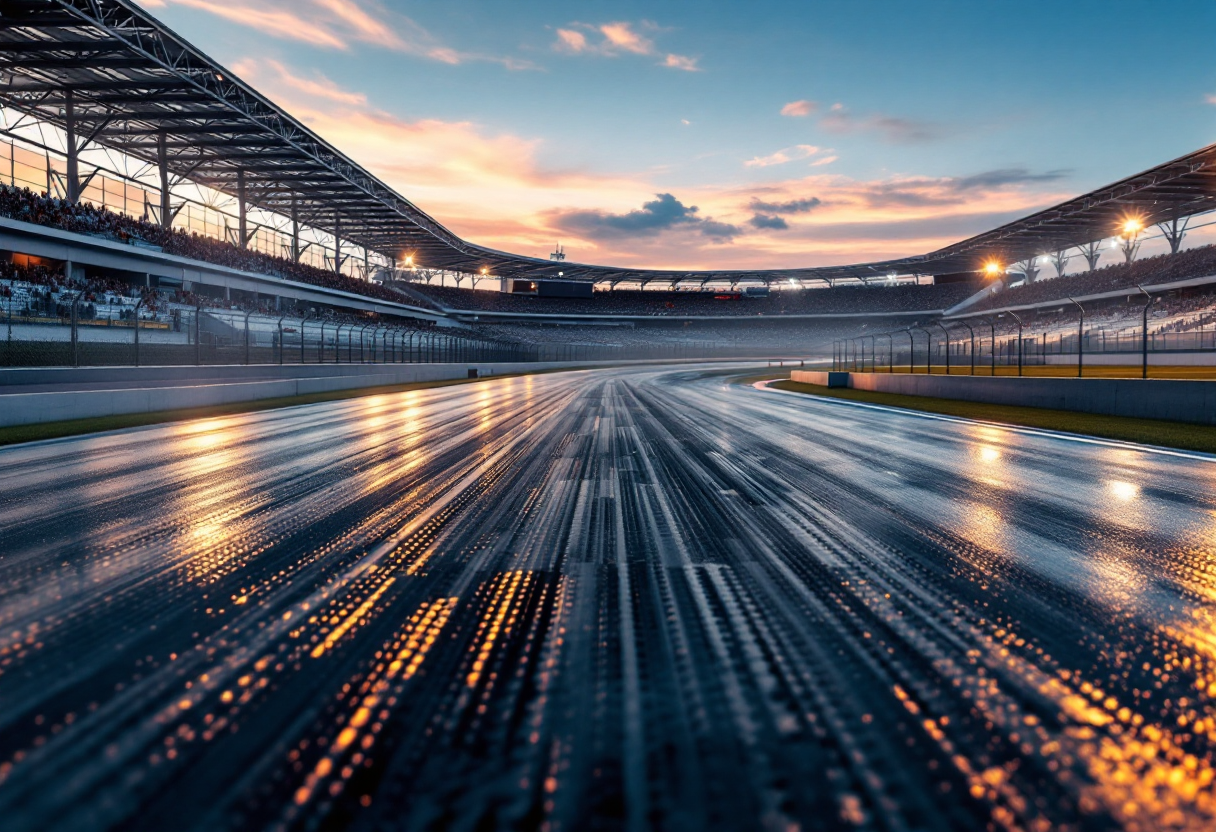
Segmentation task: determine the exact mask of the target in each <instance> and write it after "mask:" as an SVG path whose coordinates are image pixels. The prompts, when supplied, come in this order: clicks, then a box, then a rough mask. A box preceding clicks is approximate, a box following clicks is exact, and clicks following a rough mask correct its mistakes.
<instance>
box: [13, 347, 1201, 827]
mask: <svg viewBox="0 0 1216 832" xmlns="http://www.w3.org/2000/svg"><path fill="white" fill-rule="evenodd" d="M727 372H729V371H728V370H727V369H725V368H722V367H718V368H714V367H711V366H706V367H703V368H695V369H689V368H684V369H670V368H668V369H656V368H649V369H629V370H610V371H599V372H585V373H562V374H553V375H543V376H534V377H522V378H511V379H499V380H493V381H485V382H480V383H476V384H468V385H462V386H455V387H448V388H441V389H432V390H419V391H413V392H407V393H400V394H393V395H384V396H372V397H367V398H362V399H357V400H351V401H343V402H335V403H328V404H320V405H312V406H305V407H298V408H293V409H285V410H277V411H268V412H263V413H256V414H248V415H242V416H234V417H226V418H222V419H215V420H210V421H201V422H183V423H177V424H170V425H165V426H160V427H153V428H146V429H142V430H135V431H128V432H123V433H113V434H101V435H94V436H88V437H82V438H77V439H70V440H60V441H51V442H43V443H36V444H31V445H24V446H20V447H13V448H10V449H6V450H3V451H0V540H3V541H4V542H3V556H0V817H3V818H4V819H5V820H4V827H5V830H6V832H26V830H44V829H55V830H61V831H63V832H67V830H97V829H123V830H164V829H174V830H187V829H196V830H207V832H215V830H225V829H232V830H262V829H282V830H288V829H291V830H295V829H326V828H339V827H344V826H348V827H349V828H352V829H365V830H372V829H386V828H394V829H395V828H404V829H465V830H472V829H489V828H519V827H533V826H535V827H537V828H547V829H551V830H559V829H564V830H582V829H617V828H620V829H632V830H641V829H645V828H654V829H671V830H680V829H689V830H692V829H711V828H712V829H740V830H742V829H749V830H750V829H768V830H778V829H780V830H792V829H821V828H848V829H852V828H859V829H888V830H914V829H935V830H942V829H958V830H977V829H1011V830H1012V829H1029V830H1047V829H1055V830H1068V829H1072V830H1082V829H1087V830H1088V829H1117V828H1122V829H1128V830H1146V832H1147V830H1160V829H1165V828H1173V829H1195V830H1200V829H1205V830H1206V829H1211V828H1212V826H1213V823H1216V799H1214V798H1213V790H1212V781H1213V768H1212V766H1213V757H1212V750H1213V746H1214V742H1216V709H1214V704H1216V666H1214V662H1216V639H1214V638H1213V632H1216V629H1214V627H1216V622H1214V621H1213V617H1212V613H1213V607H1212V604H1211V599H1212V598H1213V597H1214V593H1216V569H1214V567H1213V564H1214V563H1216V560H1214V557H1216V556H1214V554H1213V540H1214V539H1216V536H1214V525H1216V519H1214V518H1216V496H1213V494H1214V490H1213V487H1212V486H1213V482H1214V481H1216V466H1214V465H1213V460H1212V459H1210V458H1208V457H1204V456H1202V455H1196V454H1184V453H1174V452H1166V451H1159V450H1154V449H1148V448H1142V447H1135V446H1128V445H1121V444H1119V443H1112V442H1104V441H1096V440H1082V439H1078V438H1070V437H1064V436H1060V435H1054V434H1050V433H1046V432H1041V431H1030V430H1019V429H1006V428H1001V427H995V426H989V425H984V424H980V423H975V422H968V421H963V420H953V419H944V418H935V417H926V416H921V415H916V414H911V413H907V412H901V411H896V410H891V409H883V408H876V407H869V406H861V405H856V404H850V403H842V402H834V401H822V400H816V399H813V398H807V397H800V396H796V395H793V394H785V393H779V392H775V391H765V390H759V389H754V388H752V387H749V386H746V385H739V384H730V383H728V381H727V376H726V374H727Z"/></svg>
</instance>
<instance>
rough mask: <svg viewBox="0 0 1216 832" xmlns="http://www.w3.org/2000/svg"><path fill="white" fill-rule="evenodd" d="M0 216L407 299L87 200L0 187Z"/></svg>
mask: <svg viewBox="0 0 1216 832" xmlns="http://www.w3.org/2000/svg"><path fill="white" fill-rule="evenodd" d="M0 216H5V217H9V218H11V219H15V220H20V221H22V222H29V223H34V224H36V225H45V226H49V227H52V228H59V229H62V230H64V231H72V232H76V233H78V234H89V235H92V236H97V237H103V238H105V239H109V240H114V241H117V242H122V243H129V244H133V245H139V244H142V245H149V246H154V247H156V248H159V249H161V250H162V251H164V252H165V253H166V254H174V255H177V256H179V257H188V258H190V259H193V260H201V261H203V262H206V263H214V264H215V265H217V266H227V267H229V268H233V269H240V270H242V271H248V272H257V273H259V274H268V275H273V276H275V277H282V278H285V279H287V280H296V281H299V282H301V283H310V284H312V285H314V286H322V287H325V288H327V289H337V290H341V291H345V292H351V293H353V294H358V295H364V296H366V297H372V298H377V299H379V300H384V301H390V302H393V303H408V302H409V301H408V299H406V298H404V297H403V296H402V295H401V294H400V293H399V292H394V291H393V290H391V289H386V288H385V287H383V286H380V285H379V284H376V283H370V282H367V281H363V280H356V279H354V278H352V277H347V276H345V275H337V274H334V273H333V272H330V271H326V270H324V269H318V268H316V267H315V266H309V265H307V264H305V263H296V262H293V261H291V260H288V259H286V258H283V257H273V256H271V255H269V254H262V253H261V252H257V251H250V250H243V249H240V248H237V247H236V246H234V245H232V244H231V243H228V242H224V241H223V240H217V239H215V238H213V237H204V236H201V235H199V234H193V233H187V232H186V231H184V230H182V229H180V228H174V229H167V228H162V227H161V226H160V225H157V224H155V223H152V222H148V221H147V220H143V219H137V218H135V217H128V216H126V215H124V214H116V213H114V212H112V211H109V210H106V209H105V208H98V207H96V206H94V205H91V204H89V203H84V202H81V203H76V204H73V203H71V202H68V201H67V200H64V199H56V198H54V197H49V196H47V195H46V194H36V193H34V192H33V191H31V190H30V189H28V188H14V187H11V186H8V185H0Z"/></svg>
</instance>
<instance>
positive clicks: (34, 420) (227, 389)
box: [0, 363, 571, 427]
mask: <svg viewBox="0 0 1216 832" xmlns="http://www.w3.org/2000/svg"><path fill="white" fill-rule="evenodd" d="M339 366H341V365H339ZM568 366H571V365H569V364H563V363H545V364H538V363H532V364H405V365H400V364H398V365H392V364H382V365H370V364H367V365H353V367H352V366H351V365H347V366H346V367H343V368H342V369H343V370H346V369H353V370H359V371H361V372H342V371H339V372H335V373H325V372H324V371H325V370H326V369H329V368H325V367H317V366H306V367H304V368H297V367H285V368H283V369H284V370H286V371H287V372H286V373H284V374H282V375H280V376H279V377H276V378H266V377H262V378H259V377H258V376H257V375H256V374H253V373H247V374H245V376H246V377H245V378H240V376H241V374H240V373H229V374H227V375H228V377H227V378H224V377H213V378H209V379H202V378H195V379H193V380H191V381H184V382H179V383H177V384H173V385H166V384H163V377H164V376H163V371H164V370H165V369H168V370H170V371H171V372H177V373H178V374H179V378H180V373H181V371H182V369H183V368H180V367H175V368H153V367H149V368H142V367H141V368H132V369H141V370H146V371H148V372H147V373H146V375H145V377H144V379H143V381H144V383H146V384H148V385H149V386H146V387H131V386H127V387H120V388H115V387H113V386H109V387H106V388H104V389H92V390H90V389H66V390H53V391H46V390H39V391H38V392H16V391H20V390H22V389H23V387H26V385H12V386H9V387H8V390H9V391H13V392H4V393H0V427H10V426H13V425H29V424H42V423H46V422H59V421H64V420H68V419H89V418H95V417H98V416H117V415H122V414H129V413H151V412H155V411H160V410H180V409H184V408H194V407H211V406H214V405H222V404H232V403H234V402H251V401H258V400H261V399H274V398H280V397H283V396H300V395H307V394H311V393H327V392H332V391H335V390H353V389H357V388H360V387H379V386H382V385H389V384H409V383H414V382H426V381H446V380H451V379H463V378H468V374H469V370H471V369H476V370H477V371H478V375H479V376H481V377H483V378H486V377H492V376H495V375H504V374H508V373H520V372H537V371H540V370H550V369H560V368H562V367H568ZM115 369H118V368H115ZM214 369H228V370H259V369H263V368H258V367H249V368H243V367H230V368H214ZM274 369H276V370H277V369H279V368H277V367H276V368H274ZM300 369H304V370H311V371H312V375H306V374H303V373H300V372H298V370H300ZM335 369H337V368H335ZM157 371H161V372H160V373H158V372H157ZM43 372H44V373H45V371H43ZM158 375H159V376H160V378H158V377H157V376H158ZM67 376H68V373H67V372H65V373H63V374H61V377H64V378H65V380H66V377H67ZM284 376H286V377H284ZM157 381H162V383H161V384H160V386H156V382H157ZM67 383H68V384H72V383H73V382H67ZM79 383H80V384H82V385H87V384H90V383H98V382H97V379H95V378H94V379H91V380H90V381H81V382H79ZM120 383H121V382H120ZM30 386H34V387H42V386H43V385H41V384H37V385H30ZM2 389H3V388H0V390H2ZM27 389H28V388H27Z"/></svg>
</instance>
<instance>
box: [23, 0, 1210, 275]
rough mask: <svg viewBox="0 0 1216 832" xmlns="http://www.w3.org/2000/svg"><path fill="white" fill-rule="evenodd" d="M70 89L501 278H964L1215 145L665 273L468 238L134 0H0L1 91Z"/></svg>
mask: <svg viewBox="0 0 1216 832" xmlns="http://www.w3.org/2000/svg"><path fill="white" fill-rule="evenodd" d="M69 90H70V91H71V97H72V103H73V107H74V111H75V113H76V123H77V130H78V132H79V134H80V135H82V136H86V137H88V138H90V139H91V140H92V141H95V142H96V143H97V144H100V145H104V146H107V147H111V148H114V149H116V150H118V151H121V152H123V153H126V154H129V155H131V156H133V157H135V158H138V159H141V160H143V161H146V162H149V163H151V164H155V163H156V162H157V158H158V142H159V140H160V139H159V137H160V134H161V132H162V131H163V132H164V133H165V147H166V148H167V149H168V151H169V155H170V162H169V168H170V170H171V172H172V173H173V175H174V176H177V177H181V178H183V179H190V180H193V181H196V182H198V183H200V184H203V185H206V186H208V187H211V188H215V189H217V190H220V191H223V192H225V193H228V194H231V195H234V196H235V195H236V192H237V185H236V179H237V172H238V171H241V172H243V175H244V178H245V187H246V192H245V193H246V199H247V201H248V202H249V203H250V204H253V205H256V206H258V207H260V208H264V209H267V210H270V211H275V212H278V213H282V214H288V213H290V210H291V203H292V200H293V198H294V199H295V200H296V201H297V205H298V208H299V212H300V219H301V221H302V222H304V223H305V224H307V225H312V226H315V227H318V228H324V229H329V230H331V231H332V230H333V228H334V225H335V220H336V219H337V220H338V221H339V222H340V224H341V234H342V237H343V238H344V239H347V240H352V241H354V242H356V243H358V244H360V245H362V246H365V247H367V248H369V249H371V250H373V251H378V252H380V253H382V254H385V255H388V256H394V257H398V258H400V257H401V256H402V255H403V254H405V253H407V252H408V253H412V254H413V255H414V260H415V263H417V264H418V265H419V266H421V267H425V268H435V269H450V270H455V271H463V272H467V273H478V272H480V271H481V270H482V269H483V268H485V269H488V270H489V272H490V273H492V274H494V275H498V276H503V277H517V278H531V279H536V278H546V277H548V278H556V277H557V273H558V271H559V270H560V271H561V272H563V274H564V278H565V279H567V280H594V281H649V280H661V281H668V280H676V279H688V280H713V279H719V278H720V279H747V278H751V279H760V280H764V281H766V282H768V281H777V280H787V279H790V278H793V279H795V280H801V281H811V280H837V279H848V278H861V279H871V278H881V277H885V276H886V275H888V274H890V273H892V272H895V273H898V274H950V273H956V272H966V271H974V270H977V269H978V268H980V265H981V261H982V260H984V259H986V258H989V257H995V258H997V259H1000V260H1001V261H1003V262H1005V263H1010V262H1015V261H1017V260H1021V259H1024V258H1026V257H1029V256H1032V255H1035V254H1039V253H1043V252H1048V251H1054V250H1056V249H1060V248H1068V247H1072V246H1076V245H1083V244H1085V243H1088V242H1091V241H1093V240H1098V239H1104V238H1106V237H1110V236H1112V234H1113V233H1114V229H1115V227H1116V225H1117V223H1118V222H1119V220H1120V218H1122V217H1124V216H1126V215H1128V214H1135V215H1137V216H1138V217H1140V218H1141V220H1142V221H1143V222H1144V223H1145V225H1149V224H1151V223H1155V222H1159V221H1163V220H1169V219H1172V218H1175V217H1184V216H1189V215H1192V214H1195V213H1199V212H1201V211H1205V210H1210V209H1212V208H1216V203H1214V200H1216V145H1212V146H1209V147H1206V148H1203V149H1202V150H1199V151H1196V152H1194V153H1191V154H1188V155H1186V156H1183V157H1181V158H1179V159H1175V160H1174V161H1172V162H1167V163H1166V164H1163V165H1159V166H1157V167H1155V168H1153V169H1151V170H1148V171H1145V172H1143V173H1140V174H1137V175H1135V176H1131V177H1128V178H1127V179H1124V180H1122V181H1120V182H1116V183H1114V184H1113V185H1108V186H1106V187H1104V188H1100V189H1098V190H1096V191H1093V192H1091V193H1088V194H1085V195H1083V196H1079V197H1077V198H1075V199H1072V200H1069V201H1068V202H1065V203H1063V204H1061V205H1057V206H1054V207H1052V208H1048V209H1047V210H1044V211H1040V212H1038V213H1036V214H1032V215H1031V216H1028V217H1025V218H1023V219H1020V220H1017V221H1015V222H1011V223H1009V224H1007V225H1003V226H1001V227H1000V228H996V229H993V230H992V231H988V232H985V233H983V234H979V235H977V236H975V237H971V238H970V239H967V240H963V241H962V242H959V243H955V244H954V245H951V246H947V247H945V248H943V249H939V250H938V251H934V252H930V253H928V254H924V255H920V256H916V257H906V258H902V259H898V260H887V261H881V262H873V263H857V264H852V265H843V266H827V267H814V268H804V269H777V270H760V271H751V270H726V271H671V270H657V269H631V268H613V267H609V266H591V265H584V264H578V263H572V262H561V263H557V262H552V261H549V260H542V259H539V258H532V257H524V256H520V255H515V254H508V253H505V252H501V251H495V250H493V249H488V248H485V247H482V246H478V245H475V244H473V243H470V242H467V241H465V240H463V239H461V238H460V237H458V236H457V235H456V234H454V233H453V232H451V231H449V230H448V229H447V228H445V227H444V226H443V225H442V224H441V223H439V222H438V221H436V220H435V219H434V218H432V217H431V216H429V215H428V214H426V213H425V212H424V211H422V210H421V209H419V208H418V207H417V206H416V205H414V204H413V203H411V202H410V201H409V200H407V199H405V198H404V197H402V196H401V195H400V194H398V193H396V192H395V191H394V190H393V189H392V188H390V187H389V186H388V185H386V184H384V183H383V182H381V181H380V180H379V179H377V178H376V177H374V176H373V175H372V174H370V173H369V172H367V171H366V170H364V169H363V168H362V167H360V166H359V165H358V164H357V163H355V162H354V161H353V160H351V159H350V158H348V157H347V156H345V155H344V154H342V153H341V152H340V151H338V150H337V149H336V148H334V147H333V146H332V145H330V144H328V143H327V142H325V141H324V140H323V139H321V138H320V137H318V136H317V135H316V134H314V133H313V132H312V131H311V130H309V129H308V128H307V127H305V126H304V125H303V124H301V123H300V122H299V121H297V120H296V119H295V118H293V117H292V116H290V115H289V114H288V113H286V112H285V111H284V110H282V109H281V108H279V107H278V106H276V105H275V104H273V103H272V102H270V101H269V100H268V99H267V98H265V97H264V96H263V95H261V94H260V93H258V92H257V91H256V90H254V89H253V88H252V87H250V86H248V85H247V84H245V83H243V82H242V81H241V80H240V79H238V78H236V77H235V76H233V75H232V73H230V72H229V71H228V70H227V69H225V68H224V67H222V66H220V65H219V64H218V63H216V62H215V61H213V60H212V59H211V58H209V57H208V56H207V55H205V54H203V53H202V52H201V51H199V50H198V49H196V48H195V47H193V46H191V45H190V44H189V43H188V42H186V41H185V40H184V39H183V38H181V37H180V36H178V35H177V34H175V33H174V32H172V31H170V30H169V29H168V28H166V27H165V26H164V25H163V24H161V23H160V22H159V21H157V20H156V19H155V18H154V17H152V16H151V15H149V14H148V13H147V12H145V11H144V10H142V9H140V8H139V7H138V6H136V5H135V4H134V3H132V2H130V0H0V100H2V101H3V102H4V104H6V105H7V106H9V107H12V108H13V109H15V110H18V111H20V112H23V113H27V114H29V115H30V116H32V117H34V118H37V119H39V120H43V121H46V122H50V123H53V124H56V125H58V126H60V127H64V126H65V124H66V121H65V107H66V104H67V93H68V91H69Z"/></svg>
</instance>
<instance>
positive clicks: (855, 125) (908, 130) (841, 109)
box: [819, 104, 942, 144]
mask: <svg viewBox="0 0 1216 832" xmlns="http://www.w3.org/2000/svg"><path fill="white" fill-rule="evenodd" d="M819 126H820V127H822V128H823V129H825V130H827V131H829V132H832V133H838V134H842V135H844V134H850V133H877V134H879V136H880V137H881V138H882V139H883V140H884V141H887V142H891V143H892V144H913V143H917V142H926V141H931V140H933V139H936V138H939V137H940V135H941V132H942V131H941V128H940V127H939V126H937V125H934V124H931V123H929V122H924V121H914V120H912V119H906V118H899V117H897V116H889V115H884V114H882V113H869V114H867V115H862V116H857V115H853V113H851V112H850V111H849V110H848V108H846V107H845V106H844V105H843V104H833V105H832V106H831V108H830V109H829V111H828V112H827V113H826V114H825V115H824V116H823V118H821V119H820V120H819Z"/></svg>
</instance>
